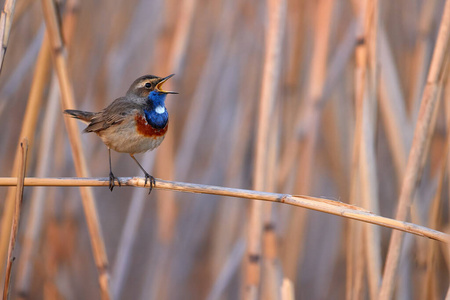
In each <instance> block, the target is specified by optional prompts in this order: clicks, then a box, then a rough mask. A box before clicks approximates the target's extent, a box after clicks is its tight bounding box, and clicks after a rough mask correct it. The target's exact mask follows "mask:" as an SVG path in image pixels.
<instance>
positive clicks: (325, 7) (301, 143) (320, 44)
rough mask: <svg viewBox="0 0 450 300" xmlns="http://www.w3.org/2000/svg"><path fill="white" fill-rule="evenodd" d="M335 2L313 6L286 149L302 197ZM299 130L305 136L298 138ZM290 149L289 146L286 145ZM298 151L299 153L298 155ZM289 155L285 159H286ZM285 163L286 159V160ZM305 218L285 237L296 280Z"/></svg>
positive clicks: (290, 273) (310, 173)
mask: <svg viewBox="0 0 450 300" xmlns="http://www.w3.org/2000/svg"><path fill="white" fill-rule="evenodd" d="M333 5H334V0H323V1H317V2H315V3H314V6H315V21H316V22H315V24H314V25H315V27H314V34H315V35H316V36H317V37H318V38H315V39H314V46H313V47H314V48H313V53H314V54H313V56H312V63H311V74H310V76H311V79H310V83H309V85H308V88H307V92H306V99H305V102H303V103H302V105H300V106H299V112H298V117H297V123H296V124H295V129H296V132H295V133H294V134H295V135H294V136H293V137H292V138H291V139H292V143H293V145H292V146H291V147H293V150H294V151H290V150H289V148H287V149H288V150H287V151H288V152H290V153H289V156H291V155H293V156H291V157H292V158H295V157H296V156H298V157H299V158H298V159H297V161H296V164H295V163H290V166H291V167H292V168H295V169H294V174H296V175H295V178H296V179H295V191H296V192H298V193H302V194H309V192H310V189H311V182H312V180H313V178H314V169H315V168H314V163H315V161H316V146H317V139H318V134H319V129H320V120H321V116H322V112H323V105H321V104H322V103H323V100H322V99H323V98H322V97H323V90H324V83H325V79H326V73H327V65H328V59H327V56H328V53H329V38H330V37H329V36H330V29H331V21H332V17H331V15H332V8H333ZM298 130H299V131H300V132H301V133H302V134H304V135H305V136H304V137H302V138H299V132H298ZM288 147H289V146H288ZM297 152H298V153H299V154H298V155H297ZM289 156H288V158H289ZM285 161H286V160H285ZM307 218H308V215H307V212H306V211H301V212H298V214H297V215H296V216H295V218H292V217H291V219H290V224H289V228H290V230H289V232H288V234H287V235H288V236H290V237H292V240H291V244H290V245H289V247H288V248H287V251H286V252H287V253H286V254H285V255H284V257H285V258H286V260H287V261H289V262H290V263H289V265H288V267H287V268H286V276H287V277H288V278H289V279H290V280H292V281H293V282H295V281H296V277H297V273H298V270H297V268H298V262H299V261H301V259H302V256H303V254H302V252H303V249H304V246H303V238H304V235H303V234H298V230H300V231H304V230H305V224H306V221H307Z"/></svg>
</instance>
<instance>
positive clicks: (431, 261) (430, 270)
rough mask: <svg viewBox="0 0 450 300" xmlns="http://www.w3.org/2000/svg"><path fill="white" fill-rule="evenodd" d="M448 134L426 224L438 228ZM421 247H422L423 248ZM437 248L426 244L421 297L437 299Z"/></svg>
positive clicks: (449, 152) (449, 144)
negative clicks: (424, 271) (424, 272)
mask: <svg viewBox="0 0 450 300" xmlns="http://www.w3.org/2000/svg"><path fill="white" fill-rule="evenodd" d="M449 150H450V135H448V136H447V149H446V150H445V151H444V156H443V163H442V167H441V170H440V175H439V183H438V187H437V189H436V193H435V195H434V198H433V202H432V203H431V208H430V213H429V218H428V220H429V222H428V226H431V227H433V228H438V226H439V224H440V223H441V222H442V210H443V206H444V203H443V201H442V199H441V198H442V194H443V189H444V182H445V175H446V173H447V171H448V161H449V155H450V151H449ZM424 248H425V247H423V248H422V249H424ZM438 250H439V248H438V247H437V246H436V245H435V244H434V243H430V242H428V243H427V244H426V254H427V255H426V258H425V259H426V263H425V265H426V274H425V278H424V282H425V284H424V288H423V292H422V294H421V298H422V299H438V295H439V294H438V292H437V291H438V289H437V283H438V280H437V278H436V274H437V272H436V271H437V270H436V269H437V255H438Z"/></svg>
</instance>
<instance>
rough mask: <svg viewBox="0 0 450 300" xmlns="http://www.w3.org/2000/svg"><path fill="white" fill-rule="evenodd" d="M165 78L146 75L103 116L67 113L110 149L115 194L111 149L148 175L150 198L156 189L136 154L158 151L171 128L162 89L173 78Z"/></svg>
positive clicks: (164, 93)
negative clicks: (85, 124) (126, 156)
mask: <svg viewBox="0 0 450 300" xmlns="http://www.w3.org/2000/svg"><path fill="white" fill-rule="evenodd" d="M173 75H174V74H172V75H169V76H167V77H164V78H161V77H157V76H153V75H145V76H142V77H139V78H138V79H136V80H135V81H134V82H133V84H132V85H131V86H130V88H129V89H128V91H127V93H126V95H125V96H124V97H120V98H117V99H116V100H114V101H113V102H112V103H111V104H110V105H109V106H108V107H106V108H105V109H103V110H102V111H100V112H88V111H81V110H72V109H67V110H65V111H64V112H65V113H66V114H68V115H70V116H72V117H74V118H76V119H79V120H81V121H83V122H85V123H87V124H88V126H87V127H86V128H85V129H84V131H83V132H95V133H96V134H97V135H98V136H99V137H100V138H101V139H102V141H103V143H105V145H106V146H107V147H108V152H109V189H110V190H111V192H112V190H113V188H114V186H115V180H117V182H118V184H119V186H120V181H119V179H118V178H117V177H116V176H114V174H113V172H112V167H111V149H113V150H115V151H117V152H122V153H128V154H130V156H131V158H132V159H133V160H134V161H135V162H136V163H137V164H138V166H139V168H140V169H141V170H142V171H143V172H144V175H145V185H146V184H147V180H149V181H150V190H149V194H150V192H151V191H152V188H153V186H154V185H155V178H154V177H153V176H151V175H150V174H148V173H147V171H145V169H144V168H143V167H142V166H141V164H140V163H139V162H138V161H137V159H136V158H135V157H134V154H136V153H142V152H147V151H149V150H153V149H155V148H156V147H158V146H159V145H160V144H161V143H162V141H163V140H164V136H165V135H166V132H167V128H168V125H169V114H168V112H167V109H166V106H165V100H166V96H167V94H178V93H176V92H170V91H165V90H163V89H162V85H163V84H164V83H165V82H166V81H167V80H168V79H169V78H171V77H172V76H173Z"/></svg>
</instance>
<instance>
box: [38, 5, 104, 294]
mask: <svg viewBox="0 0 450 300" xmlns="http://www.w3.org/2000/svg"><path fill="white" fill-rule="evenodd" d="M42 9H43V12H44V19H45V24H46V26H47V33H48V35H49V38H50V43H51V47H52V48H51V50H52V51H51V53H52V58H53V63H54V67H55V70H56V73H57V76H58V80H59V87H60V91H61V106H62V108H63V109H68V108H74V107H75V101H74V98H73V90H72V85H71V83H70V80H69V73H68V68H67V58H66V53H65V52H66V49H65V45H64V42H63V39H62V32H61V28H60V26H59V22H58V16H57V11H56V7H55V3H54V2H53V0H42ZM64 121H65V124H66V129H67V132H68V137H69V141H70V146H71V149H72V156H73V160H74V165H75V171H76V173H77V175H78V176H81V177H86V176H88V169H87V163H86V158H85V156H84V154H83V150H82V145H81V136H80V132H79V130H78V126H77V124H76V120H74V119H71V118H64ZM80 193H81V198H82V202H83V208H84V213H85V216H86V222H87V225H88V229H89V234H90V238H91V243H92V250H93V255H94V260H95V263H96V265H97V270H98V273H99V277H98V280H99V284H100V291H101V295H102V299H110V298H111V295H110V286H109V271H108V259H107V256H106V250H105V243H104V240H103V234H102V232H101V228H100V222H99V219H98V213H97V208H96V206H95V200H94V195H93V193H92V190H91V189H90V188H81V189H80Z"/></svg>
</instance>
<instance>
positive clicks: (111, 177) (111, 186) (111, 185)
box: [109, 172, 121, 192]
mask: <svg viewBox="0 0 450 300" xmlns="http://www.w3.org/2000/svg"><path fill="white" fill-rule="evenodd" d="M115 180H117V183H118V184H119V186H121V183H120V180H119V178H117V177H116V176H114V174H113V173H112V172H109V189H110V190H111V192H112V191H113V189H114V187H115V186H116V183H115Z"/></svg>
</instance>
